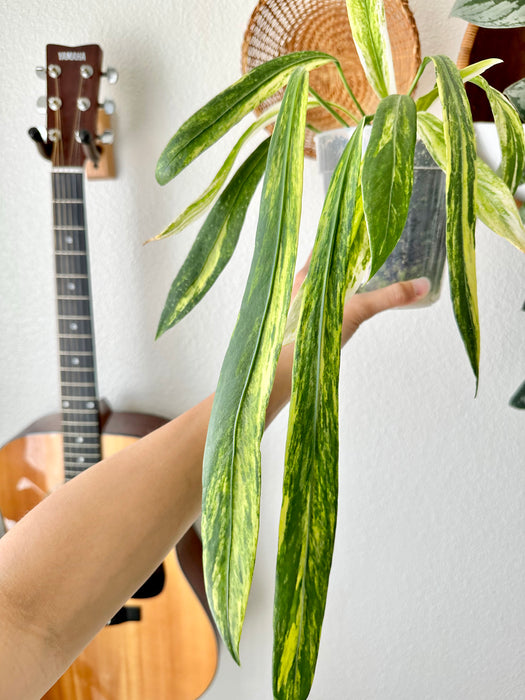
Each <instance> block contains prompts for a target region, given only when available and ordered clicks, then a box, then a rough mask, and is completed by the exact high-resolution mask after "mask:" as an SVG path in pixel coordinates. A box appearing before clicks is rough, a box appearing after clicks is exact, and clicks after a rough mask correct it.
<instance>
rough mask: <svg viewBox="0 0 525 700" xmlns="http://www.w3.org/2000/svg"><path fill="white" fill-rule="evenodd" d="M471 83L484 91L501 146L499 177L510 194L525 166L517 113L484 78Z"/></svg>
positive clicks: (519, 179)
mask: <svg viewBox="0 0 525 700" xmlns="http://www.w3.org/2000/svg"><path fill="white" fill-rule="evenodd" d="M472 82H473V83H474V84H475V85H477V86H478V87H480V88H481V89H482V90H484V91H485V93H486V94H487V97H488V99H489V103H490V108H491V110H492V114H493V115H494V123H495V124H496V129H497V131H498V137H499V141H500V144H501V153H502V160H501V166H500V171H499V175H500V177H501V179H502V180H503V182H504V183H505V184H506V185H507V186H508V188H509V189H510V191H511V192H515V191H516V188H517V187H518V185H519V184H520V182H521V178H522V175H523V168H524V166H525V138H524V135H523V125H522V123H521V121H520V118H519V116H518V113H517V112H516V110H515V108H514V106H513V105H512V104H511V103H510V102H509V100H508V99H507V98H506V97H505V96H504V95H502V94H501V92H499V90H496V89H495V88H493V87H492V86H491V85H489V84H488V82H487V81H486V80H485V78H482V77H481V76H477V77H476V78H474V79H473V80H472Z"/></svg>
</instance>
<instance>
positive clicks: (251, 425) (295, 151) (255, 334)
mask: <svg viewBox="0 0 525 700" xmlns="http://www.w3.org/2000/svg"><path fill="white" fill-rule="evenodd" d="M307 101H308V74H307V72H306V71H305V69H304V68H299V69H296V70H295V71H294V73H293V74H292V76H291V78H290V81H289V83H288V87H287V89H286V92H285V95H284V99H283V103H282V106H281V110H280V113H279V117H278V119H277V123H276V125H275V130H274V132H273V135H272V139H271V143H270V150H269V153H268V162H267V167H266V175H265V178H264V185H263V191H262V196H261V208H260V214H259V223H258V226H257V234H256V241H255V251H254V256H253V261H252V266H251V269H250V274H249V277H248V282H247V284H246V290H245V293H244V297H243V300H242V304H241V309H240V312H239V318H238V319H237V324H236V326H235V329H234V332H233V335H232V338H231V340H230V345H229V347H228V350H227V352H226V356H225V358H224V362H223V366H222V369H221V373H220V377H219V383H218V386H217V392H216V395H215V400H214V403H213V409H212V413H211V417H210V423H209V428H208V437H207V441H206V448H205V453H204V463H203V514H202V539H203V565H204V579H205V583H206V591H207V595H208V600H209V603H210V607H211V610H212V612H213V615H214V618H215V621H216V623H217V627H218V629H219V631H220V633H221V635H222V637H223V639H224V642H225V644H226V646H227V647H228V649H229V650H230V652H231V654H232V656H233V657H234V658H235V659H236V660H237V661H238V660H239V641H240V635H241V630H242V625H243V621H244V615H245V611H246V604H247V600H248V594H249V590H250V586H251V579H252V574H253V566H254V561H255V550H256V545H257V535H258V528H259V492H260V460H261V457H260V447H259V445H260V440H261V437H262V432H263V429H264V423H265V413H266V406H267V403H268V399H269V396H270V392H271V388H272V383H273V378H274V374H275V366H276V363H277V359H278V356H279V352H280V349H281V342H282V336H283V332H284V326H285V322H286V312H287V309H288V306H289V303H290V295H291V290H292V284H293V274H294V270H295V259H296V255H297V239H298V234H299V223H300V216H301V199H302V180H303V159H304V135H305V128H306V108H307Z"/></svg>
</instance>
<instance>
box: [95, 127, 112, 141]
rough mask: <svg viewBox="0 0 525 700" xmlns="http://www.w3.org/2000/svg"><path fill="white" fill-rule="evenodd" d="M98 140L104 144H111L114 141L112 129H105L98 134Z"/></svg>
mask: <svg viewBox="0 0 525 700" xmlns="http://www.w3.org/2000/svg"><path fill="white" fill-rule="evenodd" d="M97 140H98V141H99V142H100V143H102V144H104V145H111V144H112V143H113V141H114V136H113V132H112V131H111V129H105V130H104V132H103V133H102V134H97Z"/></svg>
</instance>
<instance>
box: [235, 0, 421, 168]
mask: <svg viewBox="0 0 525 700" xmlns="http://www.w3.org/2000/svg"><path fill="white" fill-rule="evenodd" d="M384 2H385V14H386V21H387V25H388V30H389V35H390V42H391V45H392V54H393V60H394V70H395V74H396V81H397V89H398V92H400V93H406V92H407V90H408V88H409V87H410V85H411V83H412V80H413V78H414V76H415V74H416V72H417V69H418V68H419V64H420V61H421V54H420V48H419V35H418V31H417V27H416V23H415V21H414V17H413V15H412V12H411V11H410V8H409V6H408V0H384ZM308 50H316V51H324V52H326V53H328V54H331V55H332V56H335V57H336V58H337V59H338V60H339V61H340V63H341V66H342V69H343V72H344V74H345V76H346V79H347V80H348V82H349V84H350V87H351V88H352V90H353V91H354V94H355V96H356V98H357V99H358V101H359V103H360V104H361V106H362V107H363V109H364V110H365V112H367V113H368V112H370V113H372V112H374V111H375V108H376V106H377V104H378V102H379V100H378V98H377V96H376V94H375V93H374V92H373V90H372V89H371V88H370V86H369V85H368V83H367V81H366V78H365V74H364V71H363V69H362V67H361V64H360V62H359V58H358V55H357V51H356V48H355V45H354V42H353V40H352V32H351V30H350V25H349V23H348V15H347V11H346V0H260V2H259V3H258V5H257V7H256V8H255V10H254V11H253V14H252V16H251V18H250V21H249V23H248V27H247V29H246V32H245V35H244V42H243V46H242V70H243V72H244V73H246V72H247V71H249V70H251V69H252V68H255V66H258V65H260V64H261V63H264V62H265V61H268V60H270V59H271V58H275V57H276V56H282V55H284V54H287V53H292V52H293V51H308ZM310 84H311V86H312V88H313V89H314V90H315V91H316V92H318V93H319V94H320V95H321V97H323V98H324V99H325V100H328V101H330V102H336V103H338V104H341V105H342V106H344V107H345V108H346V109H348V110H350V111H351V112H352V113H354V114H355V115H356V116H358V114H359V113H358V112H357V109H356V107H355V105H354V103H353V102H352V100H351V98H350V96H349V95H348V93H347V91H346V90H345V88H344V86H343V84H342V82H341V79H340V78H339V75H338V73H337V70H336V68H335V66H334V65H332V64H329V65H327V66H322V67H321V68H317V69H316V70H314V71H312V73H311V77H310ZM280 99H282V91H281V92H280V93H277V94H276V95H274V96H272V97H271V98H270V99H268V100H266V101H265V102H264V103H263V104H262V105H260V107H258V108H257V110H256V112H257V114H260V113H261V112H262V111H264V110H265V109H267V108H268V107H269V106H270V105H271V104H273V103H274V102H277V101H279V100H280ZM308 122H310V123H311V124H312V125H313V126H315V127H316V128H317V129H320V130H321V131H326V130H328V129H333V128H337V127H340V126H341V125H340V124H339V122H338V121H337V120H336V119H335V118H334V117H333V116H331V115H330V114H328V112H327V111H326V110H325V109H323V108H322V107H318V108H315V109H311V110H309V112H308ZM313 136H314V133H313V132H312V131H311V130H310V129H308V130H307V132H306V142H305V153H306V155H309V156H315V145H314V141H313Z"/></svg>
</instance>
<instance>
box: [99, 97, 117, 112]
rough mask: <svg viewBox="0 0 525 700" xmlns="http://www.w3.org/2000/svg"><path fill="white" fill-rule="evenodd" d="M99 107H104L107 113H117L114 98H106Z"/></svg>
mask: <svg viewBox="0 0 525 700" xmlns="http://www.w3.org/2000/svg"><path fill="white" fill-rule="evenodd" d="M99 107H102V109H103V110H104V112H105V113H106V114H115V103H114V102H113V100H104V102H103V103H102V104H101V105H99Z"/></svg>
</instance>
